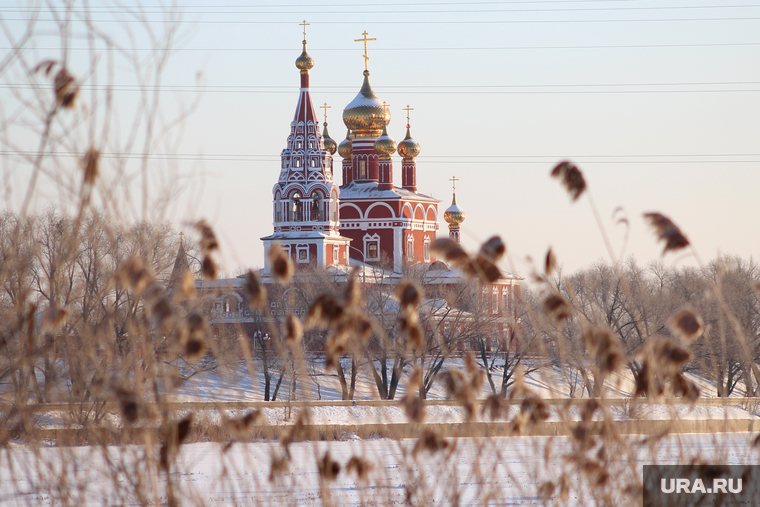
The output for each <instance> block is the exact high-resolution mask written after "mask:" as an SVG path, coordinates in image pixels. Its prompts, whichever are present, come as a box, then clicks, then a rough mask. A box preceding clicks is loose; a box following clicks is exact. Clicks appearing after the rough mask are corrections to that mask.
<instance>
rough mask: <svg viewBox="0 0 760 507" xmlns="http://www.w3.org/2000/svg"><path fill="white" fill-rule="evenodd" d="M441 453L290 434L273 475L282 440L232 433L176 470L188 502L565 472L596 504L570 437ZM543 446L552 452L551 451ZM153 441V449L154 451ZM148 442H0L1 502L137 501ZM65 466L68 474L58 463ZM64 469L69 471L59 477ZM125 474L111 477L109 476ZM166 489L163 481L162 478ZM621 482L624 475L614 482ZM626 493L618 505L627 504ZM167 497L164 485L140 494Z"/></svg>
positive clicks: (527, 481)
mask: <svg viewBox="0 0 760 507" xmlns="http://www.w3.org/2000/svg"><path fill="white" fill-rule="evenodd" d="M449 442H450V445H451V447H449V448H447V449H445V450H442V451H440V452H438V453H429V452H427V451H422V452H421V453H420V454H419V455H418V456H417V459H415V458H414V457H413V448H414V445H415V443H416V440H402V441H398V442H397V441H391V440H384V439H377V440H359V439H355V440H348V441H343V442H329V443H328V442H303V443H294V444H291V445H290V448H289V452H290V454H291V457H292V459H291V460H290V464H289V467H288V468H287V470H286V471H285V472H284V473H283V474H282V475H281V476H279V477H278V478H277V479H275V480H274V481H270V479H269V475H270V469H271V463H272V457H273V456H281V455H283V451H282V446H280V444H277V443H267V442H261V443H249V444H235V445H233V446H232V447H231V448H229V449H228V450H227V451H224V450H223V447H222V445H220V444H212V443H200V444H189V445H185V446H182V448H181V452H180V454H179V456H178V459H177V467H176V470H175V471H173V473H172V480H173V486H174V488H175V490H174V493H175V494H176V495H178V496H179V497H180V498H181V499H182V501H181V504H182V505H330V504H333V505H359V504H364V505H401V504H406V503H407V500H408V501H410V502H411V503H412V504H415V505H430V504H439V505H451V504H452V503H454V502H455V500H458V501H459V502H460V503H461V504H462V505H479V504H480V505H484V504H488V505H541V504H542V501H541V499H540V498H539V496H538V492H537V491H538V488H539V487H540V485H541V484H542V483H543V482H544V481H547V480H556V479H558V478H559V477H560V475H561V474H562V473H563V472H568V474H569V478H570V480H571V484H572V486H573V487H572V489H571V495H570V500H571V502H570V504H571V505H590V504H591V498H590V497H589V494H590V493H589V491H591V488H588V487H585V486H584V485H583V480H582V479H580V478H579V477H578V475H577V473H573V472H572V471H570V470H569V468H568V461H567V460H566V458H567V457H568V456H570V455H573V453H574V451H575V448H574V447H573V442H572V441H571V440H570V439H569V438H553V439H549V438H544V437H540V438H539V437H532V438H528V437H513V438H492V439H474V438H465V439H458V440H456V441H453V440H452V441H449ZM649 443H651V442H645V441H643V439H642V438H640V437H638V438H637V437H628V438H627V441H626V445H627V447H628V448H629V449H632V450H633V454H632V458H633V460H634V467H635V470H636V473H637V474H638V475H639V477H640V474H641V472H642V466H643V465H644V464H648V463H653V462H654V461H657V462H659V463H664V464H667V463H687V462H691V461H692V460H699V461H702V462H705V463H724V464H751V463H756V462H757V459H758V451H757V449H756V448H755V447H754V446H752V445H751V444H750V436H749V435H748V434H724V435H703V434H701V435H694V434H690V435H680V436H671V437H667V438H665V439H663V440H661V441H659V442H658V444H657V447H656V450H655V451H654V453H652V452H651V451H650V448H649V446H648V444H649ZM547 449H549V451H550V452H549V453H548V454H547ZM153 452H157V451H155V450H154V451H153ZM326 452H328V453H329V455H330V456H331V458H332V459H333V460H335V461H336V462H337V463H338V464H339V465H341V471H340V473H339V474H338V476H337V478H336V479H335V480H334V481H326V480H324V479H321V478H320V475H319V473H318V468H317V461H318V460H320V459H322V458H323V456H324V455H325V453H326ZM352 456H361V457H362V458H364V459H365V460H366V461H367V462H368V463H370V464H371V465H372V471H371V472H370V474H369V477H368V480H367V481H362V480H359V479H358V478H357V476H356V475H355V474H353V473H346V472H345V465H346V464H347V462H348V461H349V459H350V458H351V457H352ZM141 462H145V456H144V450H143V448H141V447H136V446H127V447H121V448H120V447H110V448H107V449H101V448H97V447H78V448H54V447H49V448H40V449H37V450H32V449H27V448H25V447H22V446H15V447H13V448H11V449H8V450H3V451H0V492H1V493H0V504H3V505H54V504H55V505H58V504H61V502H59V501H56V498H59V497H61V496H64V495H65V496H66V497H67V500H68V502H70V505H77V506H82V507H84V506H90V505H136V504H139V503H140V501H141V499H139V498H138V497H137V496H136V495H135V494H134V492H133V490H132V488H133V485H137V484H140V483H142V484H146V483H153V484H156V483H160V481H163V480H165V474H164V473H163V472H155V471H151V470H149V469H148V468H147V466H142V465H141ZM629 463H630V462H629V461H628V458H627V457H626V456H625V453H621V454H620V455H619V456H616V457H615V458H614V459H613V460H611V461H610V470H608V472H609V473H610V474H611V477H612V479H611V480H613V481H614V480H616V479H617V478H618V477H623V476H625V475H626V471H630V465H629ZM62 468H65V469H66V470H67V473H66V474H62V473H61V469H62ZM62 478H65V482H64V481H62ZM115 484H116V485H118V486H119V487H118V488H116V487H115V486H114V485H115ZM156 489H157V490H158V491H162V492H165V488H161V487H159V488H156ZM619 489H621V490H622V485H621V487H620V488H619ZM630 500H631V499H630V498H628V499H627V501H626V500H625V499H621V500H620V501H621V502H622V503H620V504H619V505H628V504H630ZM142 502H144V503H146V504H152V503H154V502H155V503H157V504H163V503H165V502H166V496H165V493H162V494H161V495H160V496H158V497H157V498H143V499H142Z"/></svg>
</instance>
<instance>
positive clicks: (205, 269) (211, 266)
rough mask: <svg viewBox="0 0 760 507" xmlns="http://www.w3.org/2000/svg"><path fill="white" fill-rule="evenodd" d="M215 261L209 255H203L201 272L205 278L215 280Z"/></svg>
mask: <svg viewBox="0 0 760 507" xmlns="http://www.w3.org/2000/svg"><path fill="white" fill-rule="evenodd" d="M216 271H217V268H216V262H215V261H214V259H212V258H211V256H210V255H204V256H203V261H202V263H201V272H202V273H203V278H205V279H206V280H216Z"/></svg>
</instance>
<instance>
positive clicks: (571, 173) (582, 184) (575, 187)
mask: <svg viewBox="0 0 760 507" xmlns="http://www.w3.org/2000/svg"><path fill="white" fill-rule="evenodd" d="M551 176H552V178H556V179H558V180H559V181H560V183H561V184H562V185H563V186H564V187H565V189H566V190H567V192H568V193H569V194H570V197H571V198H572V200H573V201H577V200H578V199H579V198H580V196H581V195H583V192H585V190H586V180H585V179H584V178H583V173H581V171H580V169H578V167H577V166H576V165H575V164H573V163H572V162H569V161H567V160H564V161H562V162H560V163H559V164H557V165H556V166H554V169H552V172H551Z"/></svg>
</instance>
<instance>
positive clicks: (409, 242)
mask: <svg viewBox="0 0 760 507" xmlns="http://www.w3.org/2000/svg"><path fill="white" fill-rule="evenodd" d="M406 260H408V261H410V262H411V261H413V260H414V236H412V235H411V234H410V235H409V236H408V237H407V238H406Z"/></svg>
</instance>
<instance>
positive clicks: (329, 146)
mask: <svg viewBox="0 0 760 507" xmlns="http://www.w3.org/2000/svg"><path fill="white" fill-rule="evenodd" d="M322 139H323V141H324V142H325V149H326V150H327V151H329V152H330V155H335V150H337V149H338V143H336V142H335V140H333V139H332V138H331V137H330V134H328V133H327V122H325V128H324V130H323V131H322Z"/></svg>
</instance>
